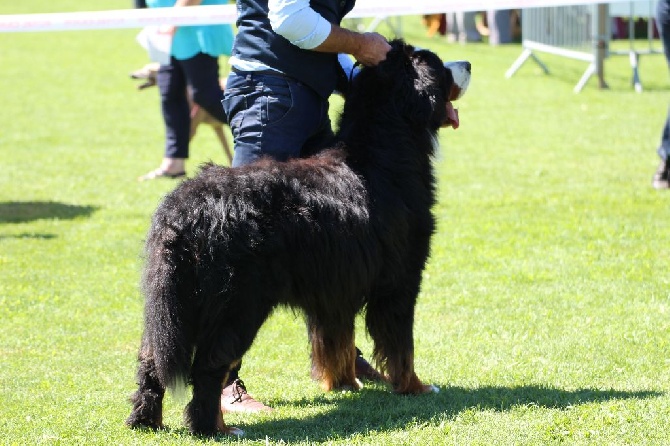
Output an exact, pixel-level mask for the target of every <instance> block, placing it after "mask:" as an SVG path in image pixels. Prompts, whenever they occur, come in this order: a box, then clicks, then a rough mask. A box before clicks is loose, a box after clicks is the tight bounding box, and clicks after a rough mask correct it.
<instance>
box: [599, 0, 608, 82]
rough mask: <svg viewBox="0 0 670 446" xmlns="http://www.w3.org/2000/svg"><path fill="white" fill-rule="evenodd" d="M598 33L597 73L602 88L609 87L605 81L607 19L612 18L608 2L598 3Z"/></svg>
mask: <svg viewBox="0 0 670 446" xmlns="http://www.w3.org/2000/svg"><path fill="white" fill-rule="evenodd" d="M597 15H598V35H597V36H596V75H597V76H598V86H599V87H600V88H609V86H608V85H607V82H605V57H607V51H608V48H607V46H608V42H609V38H608V36H607V21H608V20H609V18H610V7H609V4H607V3H602V4H599V5H598V14H597Z"/></svg>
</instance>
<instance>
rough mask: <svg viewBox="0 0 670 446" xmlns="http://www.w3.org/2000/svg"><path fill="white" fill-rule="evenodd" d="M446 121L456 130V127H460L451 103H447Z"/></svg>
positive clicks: (456, 113)
mask: <svg viewBox="0 0 670 446" xmlns="http://www.w3.org/2000/svg"><path fill="white" fill-rule="evenodd" d="M447 120H449V124H450V125H451V126H452V127H453V128H454V130H456V129H457V128H458V126H459V125H460V122H459V120H458V110H457V109H455V108H454V106H453V105H452V104H451V102H448V101H447Z"/></svg>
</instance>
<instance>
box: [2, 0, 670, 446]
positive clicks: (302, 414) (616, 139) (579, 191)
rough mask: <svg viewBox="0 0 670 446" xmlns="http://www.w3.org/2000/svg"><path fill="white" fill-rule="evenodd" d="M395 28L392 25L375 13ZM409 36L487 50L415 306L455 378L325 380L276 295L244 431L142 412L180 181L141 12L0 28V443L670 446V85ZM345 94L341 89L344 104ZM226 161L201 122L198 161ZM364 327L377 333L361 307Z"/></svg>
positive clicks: (658, 62) (412, 29) (419, 327)
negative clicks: (147, 73) (148, 317)
mask: <svg viewBox="0 0 670 446" xmlns="http://www.w3.org/2000/svg"><path fill="white" fill-rule="evenodd" d="M130 3H131V2H126V1H120V0H98V1H96V2H84V3H82V2H75V1H74V0H52V1H49V2H47V1H45V0H25V1H23V2H15V3H14V4H10V3H8V2H4V3H0V14H14V13H29V12H54V11H74V10H77V9H79V10H92V9H99V10H105V9H123V8H127V7H130V6H131V5H130ZM380 30H381V31H382V32H386V28H380ZM403 31H404V33H405V37H406V39H407V40H408V41H410V42H412V43H414V44H416V45H418V46H421V47H425V48H430V49H432V50H434V51H436V52H437V53H438V54H440V55H441V56H443V57H444V58H445V59H468V60H470V61H471V62H472V64H473V81H472V86H471V88H470V91H469V92H468V94H467V95H466V96H465V97H464V98H463V99H462V100H461V101H460V103H459V108H460V116H461V128H460V129H459V130H458V131H452V130H450V129H448V130H444V131H442V133H441V138H440V143H441V146H442V148H441V151H440V155H439V157H438V158H437V159H436V162H435V169H436V174H437V177H438V178H439V203H438V204H437V206H436V207H435V214H436V216H437V218H438V221H439V230H438V233H437V234H436V236H435V238H434V243H433V248H432V256H431V259H430V263H429V265H428V268H427V270H426V272H425V278H424V282H423V287H422V293H421V296H420V299H419V304H418V307H417V314H416V328H415V331H416V367H417V370H418V373H419V375H420V376H421V377H422V378H423V379H424V380H425V381H427V382H432V383H435V384H437V385H438V386H440V387H441V392H440V393H439V394H437V395H430V396H422V397H399V396H394V395H392V394H390V393H389V392H388V389H387V388H386V387H385V386H382V385H370V384H369V385H367V386H366V388H365V389H364V390H362V391H360V392H355V393H334V394H323V393H322V392H321V391H320V390H319V388H318V386H317V385H316V384H315V383H313V382H312V381H311V380H310V378H309V357H308V345H307V340H306V335H305V327H304V324H303V321H302V319H301V317H300V316H299V315H296V314H293V313H291V312H289V311H284V310H281V311H278V312H276V313H275V314H274V315H273V316H272V317H271V319H270V320H269V321H268V322H267V324H266V325H265V326H264V327H263V328H262V330H261V332H260V334H259V337H258V339H257V341H256V343H255V344H254V346H253V347H252V349H251V350H250V351H249V353H248V354H247V356H246V357H245V361H244V368H243V375H242V377H243V379H244V380H245V382H246V384H247V387H248V388H249V389H250V391H251V393H252V394H253V395H254V396H256V397H258V398H259V399H261V400H263V401H264V402H266V403H267V404H270V405H272V406H273V407H275V408H276V410H275V411H274V412H273V413H271V414H265V415H256V416H250V415H234V416H227V417H226V420H227V421H228V423H229V424H232V425H236V426H239V427H241V428H242V429H244V430H245V431H246V437H245V438H244V439H242V440H237V439H230V438H219V439H215V440H208V439H199V438H194V437H191V436H190V435H188V433H187V432H186V430H185V429H184V427H183V424H182V420H181V413H182V409H183V406H184V404H185V401H175V400H174V399H172V398H171V397H168V398H167V400H166V404H165V423H166V425H167V426H168V429H167V430H165V431H159V432H142V431H132V430H129V429H127V428H126V427H125V426H124V424H123V421H124V419H125V417H126V416H127V415H128V413H129V410H130V406H129V404H128V402H127V397H128V396H129V395H130V393H131V392H132V391H133V390H134V388H135V377H134V374H135V366H136V364H135V356H136V351H137V347H138V344H139V339H140V334H141V329H142V326H141V324H142V315H141V313H142V297H141V295H140V293H139V289H138V281H139V275H140V270H141V248H142V243H143V238H144V235H145V232H146V230H147V228H148V224H149V218H150V215H151V213H152V212H153V210H154V208H155V207H156V205H157V203H158V202H159V200H160V199H161V197H162V196H163V195H164V194H165V193H166V192H167V191H169V190H170V189H171V188H172V187H173V186H174V184H175V183H174V182H170V181H155V182H147V183H138V182H137V181H136V178H137V176H138V175H141V174H143V173H145V172H146V171H148V170H150V169H152V168H154V167H156V166H157V163H158V161H159V159H160V157H161V156H162V145H163V128H162V122H161V117H160V112H159V104H158V92H157V91H156V90H155V89H154V90H149V91H144V92H137V91H136V90H135V85H136V83H135V82H133V81H131V80H130V79H129V77H128V73H129V72H131V71H133V70H135V69H137V68H139V67H141V66H142V65H143V64H144V63H145V62H146V55H145V54H144V53H143V50H142V49H141V48H140V47H139V46H138V45H137V43H136V42H135V40H134V38H135V35H136V33H137V30H105V31H70V32H58V33H35V34H29V33H26V34H0V89H1V91H2V107H0V122H2V125H1V126H0V172H1V173H0V321H1V323H0V433H1V434H2V435H0V444H16V445H23V444H86V445H89V444H100V445H108V444H122V445H130V444H201V443H210V442H220V443H224V444H226V443H236V444H237V443H239V444H250V445H251V444H265V443H268V444H333V445H336V444H337V445H345V444H347V445H350V444H353V445H389V444H407V445H410V444H416V445H426V444H431V445H432V444H458V445H463V444H475V445H489V444H500V445H509V444H524V445H525V444H533V445H544V444H559V443H564V444H598V445H601V444H608V445H609V444H630V445H641V444H648V445H662V444H670V421H669V420H670V395H669V392H670V343H669V335H670V333H669V329H670V320H669V317H670V274H668V265H669V258H670V257H669V256H668V253H669V250H668V247H669V246H670V231H669V229H668V228H669V226H668V222H669V221H670V218H669V217H670V193H665V192H659V191H655V190H653V189H652V188H651V176H652V174H653V172H654V170H655V168H656V166H657V164H658V160H657V156H656V154H655V148H656V146H657V144H658V140H659V138H660V132H661V127H662V123H663V120H664V118H665V113H666V111H667V107H668V103H669V102H670V83H669V82H668V70H667V67H666V64H665V61H664V59H663V58H662V56H659V55H655V56H643V58H642V62H641V72H640V74H641V77H642V81H643V84H644V87H645V91H644V92H643V93H641V94H638V93H635V92H634V90H633V89H632V88H631V85H630V78H631V70H630V67H629V66H628V59H627V58H625V57H615V58H610V59H609V60H608V61H607V63H606V70H607V80H608V82H609V84H610V89H609V90H607V91H602V90H599V89H598V88H597V86H596V82H595V80H593V79H592V80H591V81H590V82H589V84H588V85H587V86H586V88H585V89H584V91H583V92H582V93H580V94H575V93H573V91H572V88H573V86H574V85H575V84H576V83H577V81H578V80H579V77H580V76H581V74H582V72H583V71H584V70H585V69H586V66H585V65H584V64H583V63H582V62H577V61H570V60H565V59H561V58H557V57H554V56H545V55H540V58H541V59H542V60H543V61H544V62H545V63H546V64H547V65H548V66H549V68H550V69H551V71H552V73H551V75H549V76H547V75H545V74H543V73H542V72H541V70H540V69H539V68H538V67H537V66H536V65H534V64H533V63H532V62H529V63H527V64H526V65H524V66H523V67H522V69H521V70H520V71H519V72H518V73H517V74H516V75H515V76H514V77H513V78H512V79H505V77H504V73H505V71H506V70H507V69H508V68H509V66H510V65H511V64H512V63H513V62H514V60H515V59H516V58H517V56H518V55H519V54H520V53H521V48H520V46H519V45H507V46H502V47H491V46H489V45H487V44H485V43H484V44H467V45H458V44H448V43H446V42H445V40H443V39H438V38H434V39H427V38H426V37H425V32H424V29H423V28H422V26H421V24H420V20H419V18H418V17H408V18H406V19H405V20H404V22H403ZM339 105H340V103H339V102H338V100H337V99H335V100H334V101H333V112H334V113H335V112H336V110H337V108H338V107H339ZM208 160H213V161H215V162H218V163H224V162H225V159H224V157H223V153H222V152H221V150H220V148H219V147H218V146H217V142H216V140H215V138H214V134H213V133H212V132H210V131H209V129H206V128H202V129H200V130H199V133H198V135H197V137H196V140H195V142H194V144H193V147H192V158H191V160H190V161H189V163H188V170H189V174H191V175H192V174H193V173H194V172H195V171H196V169H197V166H198V165H199V164H200V163H202V162H205V161H208ZM357 344H358V345H359V346H360V347H361V348H362V349H363V351H364V352H366V351H367V352H369V351H370V350H371V345H370V340H369V339H368V338H367V337H366V335H365V333H364V329H363V325H362V324H359V326H358V336H357Z"/></svg>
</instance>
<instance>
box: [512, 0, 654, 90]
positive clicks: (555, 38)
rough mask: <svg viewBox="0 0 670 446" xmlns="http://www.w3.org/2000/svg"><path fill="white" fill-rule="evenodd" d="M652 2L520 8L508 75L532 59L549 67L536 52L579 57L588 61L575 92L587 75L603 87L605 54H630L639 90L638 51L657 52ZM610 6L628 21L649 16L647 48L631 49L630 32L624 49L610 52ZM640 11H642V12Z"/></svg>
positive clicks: (546, 68) (634, 78) (604, 86)
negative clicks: (518, 38) (516, 50)
mask: <svg viewBox="0 0 670 446" xmlns="http://www.w3.org/2000/svg"><path fill="white" fill-rule="evenodd" d="M642 3H644V5H640V4H642ZM655 4H656V1H651V0H645V1H636V2H628V5H627V4H625V3H621V4H613V5H612V6H610V5H609V4H598V5H573V6H558V7H548V8H526V9H523V11H522V19H521V28H522V36H523V43H522V46H523V51H522V53H521V55H520V56H519V57H518V58H517V60H516V61H515V62H514V63H513V64H512V66H511V67H510V68H509V69H508V70H507V73H506V76H507V77H508V78H509V77H511V76H513V75H514V73H516V72H517V71H518V70H519V68H521V66H522V65H523V64H524V63H525V62H526V61H527V60H528V59H533V60H534V61H535V62H536V63H537V64H538V65H539V66H540V67H541V68H542V70H544V72H545V73H549V68H548V67H547V66H546V65H545V64H544V63H543V62H542V61H541V60H540V59H539V57H538V56H537V54H536V53H538V52H539V53H548V54H555V55H558V56H562V57H567V58H571V59H576V60H581V61H584V62H587V63H588V66H587V68H586V70H585V71H584V74H583V75H582V77H581V79H580V80H579V82H578V83H577V85H576V86H575V88H574V91H575V92H579V91H581V90H582V88H584V86H585V85H586V83H587V82H588V80H589V79H590V78H591V76H594V75H596V76H597V77H598V84H599V87H600V88H607V83H606V82H605V78H604V60H605V58H606V57H608V56H609V55H621V54H627V55H630V62H631V67H632V70H633V76H632V79H633V80H632V83H633V85H634V87H635V89H636V90H637V91H638V92H639V91H642V83H641V82H640V77H639V73H638V61H639V56H640V54H650V53H656V52H660V51H659V50H656V49H654V48H653V45H652V43H651V41H652V39H653V34H652V32H651V30H652V29H653V28H652V26H651V23H652V22H651V20H652V19H653V15H654V14H653V12H654V11H655ZM610 7H615V8H616V11H613V12H614V13H615V14H617V15H619V14H620V15H626V13H627V12H628V13H629V14H630V20H631V22H632V21H633V17H634V16H635V15H636V14H640V15H641V16H644V17H647V18H648V19H649V23H650V26H649V33H648V40H649V48H648V49H645V50H638V49H636V48H635V44H634V40H633V39H634V35H633V34H632V33H631V34H630V35H629V41H630V45H629V46H630V48H629V49H628V50H626V51H610V49H609V47H610V37H611V35H612V32H611V16H612V14H611V12H610ZM640 11H646V14H643V13H641V12H640Z"/></svg>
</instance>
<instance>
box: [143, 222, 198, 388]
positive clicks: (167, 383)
mask: <svg viewBox="0 0 670 446" xmlns="http://www.w3.org/2000/svg"><path fill="white" fill-rule="evenodd" d="M178 238H179V236H178V233H177V232H176V231H174V230H173V229H172V228H169V227H166V226H164V225H157V224H156V222H154V224H153V225H152V229H151V230H150V231H149V235H148V238H147V242H146V250H145V252H146V259H145V268H144V274H143V278H142V289H143V292H144V296H145V308H144V324H145V325H144V327H145V328H144V329H145V340H146V342H147V343H148V346H149V348H150V351H151V353H152V355H153V359H154V362H155V364H156V373H157V375H158V379H159V380H160V383H161V384H162V385H163V387H166V388H170V389H171V390H172V391H173V392H176V393H177V394H180V393H181V391H183V389H184V388H185V386H186V382H187V380H188V377H189V374H190V370H191V361H192V357H193V349H194V341H193V335H192V334H191V333H190V330H189V328H188V327H191V326H192V324H190V323H189V319H190V315H189V306H188V305H187V302H186V301H187V300H188V298H189V297H190V296H191V295H192V292H193V281H192V277H193V274H192V273H190V272H189V271H191V270H192V267H190V265H189V262H188V259H185V258H184V256H183V253H182V252H180V248H179V239H178ZM189 288H191V289H189Z"/></svg>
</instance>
